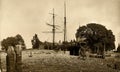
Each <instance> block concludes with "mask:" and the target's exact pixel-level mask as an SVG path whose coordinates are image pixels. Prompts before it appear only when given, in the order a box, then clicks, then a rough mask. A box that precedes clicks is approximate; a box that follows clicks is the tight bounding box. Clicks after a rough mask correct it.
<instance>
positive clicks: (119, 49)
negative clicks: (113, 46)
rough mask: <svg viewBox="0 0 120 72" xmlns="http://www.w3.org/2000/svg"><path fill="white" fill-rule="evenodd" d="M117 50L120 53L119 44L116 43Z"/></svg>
mask: <svg viewBox="0 0 120 72" xmlns="http://www.w3.org/2000/svg"><path fill="white" fill-rule="evenodd" d="M117 52H119V53H120V44H118V48H117Z"/></svg>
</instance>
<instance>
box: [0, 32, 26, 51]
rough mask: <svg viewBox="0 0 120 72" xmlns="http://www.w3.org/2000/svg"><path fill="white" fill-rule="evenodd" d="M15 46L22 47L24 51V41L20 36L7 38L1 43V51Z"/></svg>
mask: <svg viewBox="0 0 120 72" xmlns="http://www.w3.org/2000/svg"><path fill="white" fill-rule="evenodd" d="M17 44H21V45H22V49H26V46H25V43H24V40H23V38H22V36H21V35H19V34H18V35H16V36H15V37H7V38H6V39H3V40H2V41H1V46H2V50H4V49H5V50H7V49H8V47H9V46H13V47H15V46H16V45H17Z"/></svg>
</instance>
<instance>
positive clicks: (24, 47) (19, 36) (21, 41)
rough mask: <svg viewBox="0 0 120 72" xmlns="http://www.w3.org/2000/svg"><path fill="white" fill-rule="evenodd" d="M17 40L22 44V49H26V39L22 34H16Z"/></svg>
mask: <svg viewBox="0 0 120 72" xmlns="http://www.w3.org/2000/svg"><path fill="white" fill-rule="evenodd" d="M15 38H16V40H17V41H18V43H19V44H21V45H22V49H23V50H24V49H26V45H25V42H24V39H23V38H22V36H21V35H20V34H17V35H16V36H15Z"/></svg>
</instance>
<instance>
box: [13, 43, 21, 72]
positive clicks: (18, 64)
mask: <svg viewBox="0 0 120 72" xmlns="http://www.w3.org/2000/svg"><path fill="white" fill-rule="evenodd" d="M15 53H16V72H22V47H21V45H16V48H15Z"/></svg>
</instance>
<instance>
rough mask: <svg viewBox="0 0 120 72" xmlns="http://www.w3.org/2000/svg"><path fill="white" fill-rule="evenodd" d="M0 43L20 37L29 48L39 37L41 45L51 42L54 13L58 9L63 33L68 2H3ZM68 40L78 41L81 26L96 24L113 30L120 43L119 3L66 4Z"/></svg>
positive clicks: (76, 0)
mask: <svg viewBox="0 0 120 72" xmlns="http://www.w3.org/2000/svg"><path fill="white" fill-rule="evenodd" d="M0 1H1V2H0V3H1V4H0V21H1V23H0V27H1V28H0V40H2V39H4V38H6V37H9V36H15V35H16V34H21V35H22V36H23V38H24V40H25V43H26V45H27V47H31V39H32V36H33V35H34V34H35V33H36V34H38V37H39V39H40V40H41V41H52V34H51V33H43V32H44V31H51V30H52V28H51V27H49V26H47V25H46V22H48V23H52V15H50V14H49V13H52V9H53V8H54V9H55V14H56V17H55V19H56V25H59V26H61V28H60V31H63V17H64V13H63V12H64V11H63V10H64V1H65V0H0ZM66 7H67V40H71V39H75V33H76V30H77V29H78V27H79V26H82V25H85V24H88V23H91V22H95V23H99V24H102V25H104V26H106V28H107V29H111V30H112V31H113V33H114V35H115V36H116V44H117V43H118V42H119V41H118V39H119V40H120V0H66ZM58 40H63V33H61V34H56V41H58Z"/></svg>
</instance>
